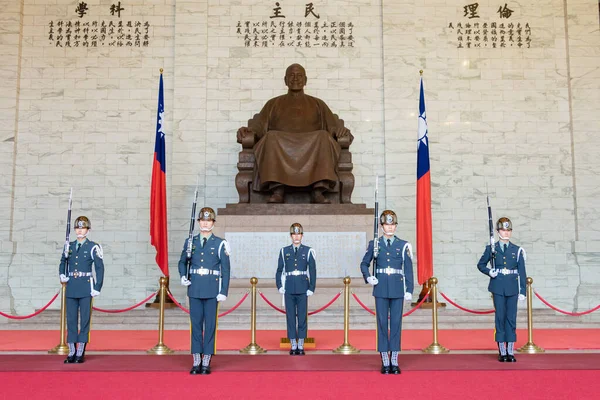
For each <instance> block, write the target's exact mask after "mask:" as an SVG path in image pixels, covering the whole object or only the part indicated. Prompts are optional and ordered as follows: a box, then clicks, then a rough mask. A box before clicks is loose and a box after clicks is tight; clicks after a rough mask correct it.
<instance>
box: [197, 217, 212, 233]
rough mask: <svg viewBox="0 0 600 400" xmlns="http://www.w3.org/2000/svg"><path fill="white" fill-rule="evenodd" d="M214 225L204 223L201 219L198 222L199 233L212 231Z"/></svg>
mask: <svg viewBox="0 0 600 400" xmlns="http://www.w3.org/2000/svg"><path fill="white" fill-rule="evenodd" d="M214 225H215V221H206V220H203V219H201V220H200V231H202V232H210V230H211V229H212V227H213V226H214Z"/></svg>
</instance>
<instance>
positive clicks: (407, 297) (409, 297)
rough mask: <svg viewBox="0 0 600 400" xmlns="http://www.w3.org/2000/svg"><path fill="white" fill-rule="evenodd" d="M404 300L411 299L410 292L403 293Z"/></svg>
mask: <svg viewBox="0 0 600 400" xmlns="http://www.w3.org/2000/svg"><path fill="white" fill-rule="evenodd" d="M404 301H412V293H408V292H406V293H404Z"/></svg>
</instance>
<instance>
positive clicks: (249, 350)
mask: <svg viewBox="0 0 600 400" xmlns="http://www.w3.org/2000/svg"><path fill="white" fill-rule="evenodd" d="M257 283H258V278H255V277H252V278H250V284H251V285H252V289H250V301H251V303H250V304H251V306H250V307H251V308H250V344H249V345H248V346H246V347H244V348H243V349H241V350H240V353H243V354H252V355H255V354H262V353H266V352H267V351H266V350H265V349H263V348H262V347H260V346H259V345H258V344H257V343H256V284H257Z"/></svg>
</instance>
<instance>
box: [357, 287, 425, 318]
mask: <svg viewBox="0 0 600 400" xmlns="http://www.w3.org/2000/svg"><path fill="white" fill-rule="evenodd" d="M352 297H354V300H356V302H357V303H358V304H359V305H360V306H361V307H362V308H364V309H365V310H366V311H368V312H370V313H371V314H373V315H375V311H373V310H371V309H370V308H369V307H367V306H366V304H365V303H363V302H362V301H360V299H359V298H358V296H357V295H356V293H352ZM428 298H429V292H427V294H426V295H425V296H424V297H423V299H421V301H420V302H419V303H417V305H416V306H414V307H413V308H411V309H410V310H408V311H407V312H406V313H404V314H402V316H403V317H408V316H409V315H410V314H412V313H414V312H415V311H417V309H418V308H419V307H421V305H423V303H425V300H427V299H428ZM389 318H390V317H388V319H389Z"/></svg>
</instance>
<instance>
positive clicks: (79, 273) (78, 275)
mask: <svg viewBox="0 0 600 400" xmlns="http://www.w3.org/2000/svg"><path fill="white" fill-rule="evenodd" d="M69 276H72V277H73V278H78V277H80V276H92V273H91V272H79V271H75V272H69Z"/></svg>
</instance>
